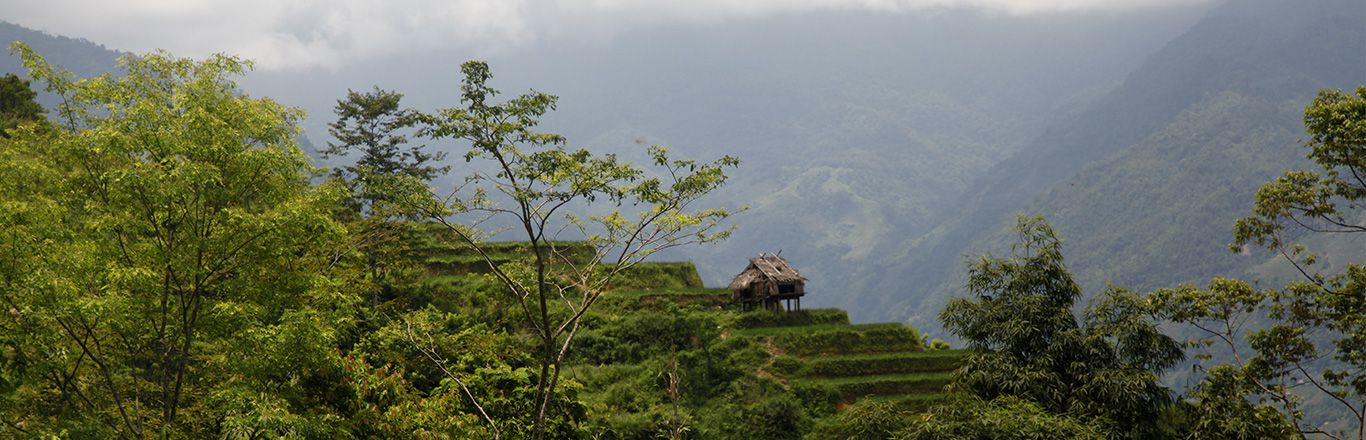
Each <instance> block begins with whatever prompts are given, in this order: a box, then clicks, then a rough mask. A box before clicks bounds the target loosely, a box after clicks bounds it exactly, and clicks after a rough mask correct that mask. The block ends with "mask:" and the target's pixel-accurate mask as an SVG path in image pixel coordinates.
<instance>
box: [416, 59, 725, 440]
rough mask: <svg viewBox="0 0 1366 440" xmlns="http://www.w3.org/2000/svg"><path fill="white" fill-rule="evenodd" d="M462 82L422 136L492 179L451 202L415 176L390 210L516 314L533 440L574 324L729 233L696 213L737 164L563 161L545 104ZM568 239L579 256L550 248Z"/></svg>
mask: <svg viewBox="0 0 1366 440" xmlns="http://www.w3.org/2000/svg"><path fill="white" fill-rule="evenodd" d="M462 71H463V73H464V75H465V78H464V81H463V83H462V85H461V88H460V89H461V92H462V94H461V95H462V97H461V103H462V105H461V106H460V107H454V108H447V109H442V110H440V112H439V113H438V114H436V115H433V116H431V117H430V118H428V121H427V122H428V124H429V125H428V128H427V129H426V130H425V132H426V134H427V135H429V136H431V137H433V138H437V139H454V140H459V141H463V142H465V143H467V144H468V145H469V150H468V151H467V152H466V154H465V159H466V160H467V161H474V160H476V159H477V160H480V161H482V162H484V164H481V166H476V167H474V168H475V169H488V170H490V171H489V172H483V171H475V172H473V173H472V174H470V175H469V176H467V177H466V180H465V182H466V183H465V184H464V185H463V186H461V187H460V188H457V189H456V190H455V191H453V192H452V193H450V194H449V195H437V194H436V193H434V192H433V191H432V190H431V189H430V188H429V187H428V185H427V183H426V182H425V181H422V180H421V179H420V178H417V176H407V178H406V179H398V180H397V181H396V183H397V184H399V188H402V190H400V191H399V193H402V194H408V196H407V197H404V198H403V199H401V200H400V202H401V203H403V204H405V205H407V206H408V207H409V208H410V209H413V210H415V211H416V212H419V213H422V214H424V215H425V216H426V217H428V218H429V219H431V220H432V221H435V222H438V223H440V224H442V225H445V226H446V227H447V228H448V229H449V230H450V231H451V232H452V233H453V235H454V236H456V237H458V239H459V240H460V241H462V242H464V243H465V244H466V245H468V246H470V247H471V248H473V249H474V251H475V252H476V253H478V254H479V255H480V256H481V257H482V258H483V259H484V261H485V262H486V263H487V264H488V266H489V268H490V270H491V272H492V273H493V275H494V276H495V277H497V279H498V280H500V281H501V282H502V284H503V286H504V287H505V291H504V293H505V295H504V298H506V300H507V302H508V303H509V304H510V305H511V308H512V309H514V310H517V311H519V312H520V318H521V321H522V323H523V324H524V328H525V329H526V330H527V332H529V334H530V335H531V337H532V340H533V341H535V347H536V348H535V357H536V359H537V364H538V367H539V371H538V375H537V378H536V383H537V389H536V402H535V403H536V408H535V417H534V419H533V420H534V429H533V437H534V438H536V439H541V438H545V436H546V426H547V420H548V419H550V418H552V417H554V416H555V412H557V411H559V410H560V409H558V408H553V407H552V403H553V402H555V395H556V392H557V389H558V387H559V385H560V378H561V369H560V367H561V365H562V363H563V362H564V360H565V358H566V356H567V355H568V353H569V351H570V349H571V348H572V347H573V341H574V336H575V335H576V334H577V333H578V331H579V329H580V324H581V323H582V319H583V317H584V314H585V313H587V312H588V310H589V309H590V308H591V307H592V306H593V304H594V303H595V302H597V301H598V299H600V298H601V297H602V296H603V294H604V293H605V292H607V290H608V289H609V288H610V287H611V285H612V282H613V280H614V279H616V278H617V276H619V275H620V274H622V273H623V272H625V271H627V270H630V269H631V268H632V267H633V266H635V265H636V264H637V263H639V262H641V261H642V260H644V259H646V258H648V257H649V256H651V255H654V254H655V253H657V252H660V251H662V250H665V249H669V248H674V247H678V246H684V245H692V244H701V243H710V242H713V241H717V240H721V239H724V238H725V237H727V236H728V235H729V233H730V229H729V228H724V227H722V226H721V222H722V221H723V220H725V219H726V218H728V217H729V216H730V215H731V212H730V211H728V210H726V209H717V208H697V207H695V206H694V205H695V204H697V203H698V202H699V201H700V200H701V199H702V198H703V197H705V196H706V195H707V194H709V193H711V192H712V191H714V190H716V189H717V188H720V187H721V185H722V184H724V183H725V181H726V175H725V172H724V171H725V169H726V168H730V167H735V166H737V165H738V163H739V162H738V161H737V160H736V159H734V158H731V157H729V156H727V157H723V158H721V159H718V160H716V161H714V162H710V163H705V162H695V161H690V160H678V159H672V158H670V157H669V155H668V149H667V148H664V147H657V146H656V147H652V148H650V150H649V153H650V157H651V160H652V161H653V163H654V165H655V166H656V167H657V168H656V169H655V171H654V172H653V173H652V174H647V172H646V171H645V170H644V169H641V168H637V167H636V166H633V165H631V164H629V163H625V162H622V161H620V160H618V159H617V157H616V156H614V155H597V154H593V153H591V152H589V151H588V150H583V149H580V150H570V149H568V148H566V147H565V143H566V140H565V138H564V137H563V136H560V135H558V134H553V133H544V132H538V131H536V127H537V125H538V124H539V122H540V117H541V116H543V115H545V114H546V113H547V112H549V111H551V110H553V109H554V108H555V103H556V98H555V97H554V96H551V95H547V94H543V93H539V92H534V91H533V92H529V93H526V94H523V95H521V96H517V97H515V98H512V99H510V100H507V101H504V102H501V103H499V102H494V101H493V99H494V98H495V97H496V96H497V94H498V91H497V90H495V89H493V88H492V87H490V86H489V85H488V80H489V79H490V77H491V74H490V72H489V68H488V65H487V64H485V63H483V62H478V61H470V62H466V63H465V64H464V65H463V66H462ZM589 213H591V214H589ZM462 221H463V222H462ZM486 221H502V222H504V223H502V224H503V225H512V226H511V230H510V232H509V233H510V234H515V236H517V237H518V238H521V239H523V240H525V241H526V244H527V247H528V249H529V252H528V254H527V255H526V259H527V261H522V260H518V261H506V260H503V259H499V258H497V257H495V256H494V255H493V254H492V252H491V251H490V249H489V248H488V247H487V246H486V244H485V240H486V239H487V238H488V237H489V235H488V234H487V233H484V232H481V231H479V230H478V229H477V228H478V227H479V226H481V225H485V224H488V223H485V222H486ZM567 239H573V240H578V241H581V243H582V244H570V245H566V244H564V243H563V242H562V241H560V240H567Z"/></svg>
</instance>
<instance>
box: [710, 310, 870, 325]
mask: <svg viewBox="0 0 1366 440" xmlns="http://www.w3.org/2000/svg"><path fill="white" fill-rule="evenodd" d="M829 324H838V325H849V313H848V312H845V311H844V310H841V309H807V310H797V311H790V312H773V311H768V310H755V311H751V312H745V313H742V314H740V315H739V316H738V317H737V318H736V320H735V327H737V328H760V327H799V326H812V325H829Z"/></svg>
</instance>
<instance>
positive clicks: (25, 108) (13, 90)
mask: <svg viewBox="0 0 1366 440" xmlns="http://www.w3.org/2000/svg"><path fill="white" fill-rule="evenodd" d="M37 97H38V94H37V93H34V92H33V89H31V88H29V86H28V81H25V80H24V79H23V78H20V77H18V76H17V75H15V74H13V73H10V74H6V75H5V76H4V77H0V137H6V138H7V137H9V131H10V130H12V129H14V128H15V127H18V126H19V124H20V123H22V122H24V121H38V120H42V119H43V106H41V105H39V104H38V101H37V100H36V99H35V98H37Z"/></svg>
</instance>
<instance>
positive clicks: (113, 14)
mask: <svg viewBox="0 0 1366 440" xmlns="http://www.w3.org/2000/svg"><path fill="white" fill-rule="evenodd" d="M1210 1H1214V0H671V1H664V0H387V1H376V0H297V1H296V0H291V1H283V0H235V1H216V0H129V1H117V2H115V1H108V0H85V1H80V0H0V20H4V21H9V22H12V23H16V24H19V25H23V26H26V27H30V28H35V29H39V30H43V31H47V32H49V33H54V34H59V35H64V36H70V37H78V38H85V39H89V40H91V41H94V42H97V43H100V44H104V45H106V46H108V47H110V48H113V49H117V50H124V51H133V52H146V51H149V50H152V49H157V48H161V49H167V50H170V51H172V52H174V53H176V54H177V55H187V56H203V55H206V54H209V53H212V52H227V53H234V54H239V55H243V56H246V57H248V58H251V59H254V60H256V62H257V67H258V68H259V69H264V70H277V69H283V70H292V69H312V68H322V69H337V68H340V67H343V66H345V65H346V64H348V63H351V62H355V61H359V60H365V59H366V58H368V57H372V56H376V55H379V54H384V53H394V52H399V53H402V52H412V51H422V50H432V49H441V48H447V47H450V48H461V49H465V50H473V51H476V52H479V51H500V50H509V49H515V48H517V47H519V46H523V45H527V44H533V43H536V42H539V41H546V40H550V39H565V38H569V39H585V40H592V39H603V38H612V37H613V36H614V35H617V34H619V33H621V32H623V31H628V30H633V29H639V28H642V27H648V26H657V25H667V24H683V25H686V24H691V23H712V22H717V21H727V20H732V21H733V20H745V19H750V18H756V17H764V16H769V15H775V14H785V13H820V12H822V11H832V10H842V9H843V10H848V9H855V10H868V11H873V12H877V13H888V14H904V13H924V12H927V11H935V10H940V9H944V8H976V9H980V10H983V11H986V12H988V13H1000V14H1010V15H1034V14H1059V13H1124V12H1128V11H1134V10H1141V9H1149V8H1162V7H1170V6H1175V5H1189V4H1196V3H1206V2H1210Z"/></svg>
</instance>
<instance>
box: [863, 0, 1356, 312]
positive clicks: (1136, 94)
mask: <svg viewBox="0 0 1366 440" xmlns="http://www.w3.org/2000/svg"><path fill="white" fill-rule="evenodd" d="M1362 83H1366V7H1363V5H1362V4H1361V2H1360V1H1355V0H1315V1H1305V2H1290V1H1278V0H1246V1H1232V2H1228V3H1226V4H1224V5H1222V6H1221V7H1219V8H1217V9H1215V10H1213V11H1211V12H1210V13H1209V14H1208V15H1207V16H1206V17H1205V18H1203V19H1202V20H1200V21H1199V22H1198V23H1196V24H1195V25H1194V26H1193V27H1192V28H1191V29H1190V30H1189V31H1187V32H1185V33H1184V34H1183V35H1181V36H1180V37H1178V38H1176V39H1174V40H1173V41H1171V42H1170V43H1168V44H1167V45H1166V46H1165V47H1164V48H1162V50H1160V51H1158V52H1157V53H1154V54H1153V55H1152V56H1150V57H1148V58H1147V60H1146V61H1144V63H1143V65H1142V66H1140V67H1139V68H1137V69H1136V70H1134V71H1133V73H1131V74H1129V75H1128V77H1127V79H1126V80H1125V81H1124V82H1123V84H1121V85H1120V86H1119V87H1116V88H1115V89H1114V90H1113V91H1111V92H1109V93H1108V94H1106V95H1105V96H1103V97H1101V98H1099V99H1097V100H1095V101H1094V102H1093V103H1092V104H1090V105H1089V106H1087V108H1086V109H1085V110H1084V111H1081V112H1078V113H1076V114H1074V115H1073V116H1071V117H1069V118H1066V119H1063V120H1060V121H1057V122H1055V123H1053V124H1050V125H1049V126H1048V127H1047V128H1046V129H1045V130H1044V131H1043V133H1042V134H1041V135H1039V136H1038V137H1037V138H1035V139H1034V140H1033V141H1031V142H1029V143H1027V144H1026V145H1025V146H1023V147H1021V148H1019V149H1018V150H1017V151H1016V152H1015V153H1014V155H1013V156H1012V157H1011V158H1010V159H1008V160H1005V161H1002V162H1000V163H998V164H996V165H995V166H994V167H993V168H992V169H991V171H990V172H987V173H985V174H984V175H983V176H982V177H981V178H980V179H978V180H977V181H975V182H974V183H973V185H972V188H971V189H970V190H968V191H967V192H966V194H965V195H964V196H962V197H960V198H959V201H960V202H961V205H960V207H959V208H958V212H957V214H956V215H953V216H951V217H949V218H947V219H945V220H944V221H942V222H941V223H939V224H938V225H936V226H935V227H934V228H933V230H932V231H931V232H929V233H927V234H924V235H922V236H919V237H916V238H914V239H912V240H907V241H906V243H907V246H905V251H904V252H903V253H900V254H897V255H895V256H892V257H890V258H887V259H886V261H888V262H889V263H888V264H886V265H883V266H881V267H879V268H877V269H875V272H876V273H878V274H879V276H875V277H865V278H864V279H866V280H867V282H866V283H862V284H859V285H856V286H857V287H855V288H854V289H853V290H854V291H857V292H864V293H865V295H864V296H860V297H856V298H852V301H851V303H849V304H846V306H847V307H850V308H851V309H854V310H859V311H865V312H869V313H871V315H865V316H871V317H875V318H880V319H887V318H898V319H907V320H909V321H911V322H913V323H915V324H916V325H919V326H922V327H923V328H930V329H933V328H936V327H937V326H938V322H937V314H938V311H939V310H940V309H941V308H942V306H943V304H944V303H945V302H946V301H947V299H948V298H949V297H951V296H953V295H955V294H960V291H961V286H962V280H963V277H964V276H965V274H964V273H963V268H964V264H963V263H964V256H965V255H980V254H982V253H984V252H988V251H997V252H1000V251H1002V247H1003V246H1005V245H1008V244H1009V243H1011V242H1012V240H1011V237H1010V236H1009V234H1008V231H1007V230H1006V227H1007V225H1009V224H1011V221H1012V218H1013V216H1014V213H1016V212H1027V213H1037V214H1043V215H1045V216H1047V217H1048V218H1049V220H1050V221H1051V222H1052V223H1053V225H1054V226H1055V228H1056V229H1057V230H1058V231H1059V233H1060V234H1061V235H1062V236H1063V239H1064V252H1065V255H1066V256H1067V257H1068V259H1069V263H1070V266H1071V268H1072V269H1073V271H1074V272H1075V273H1077V274H1079V276H1080V279H1081V281H1082V282H1083V285H1084V286H1086V287H1088V293H1092V294H1094V293H1095V292H1097V291H1098V290H1099V289H1100V288H1102V287H1103V286H1104V285H1105V283H1107V282H1113V283H1115V284H1118V285H1121V286H1127V287H1131V288H1138V289H1150V288H1155V287H1162V286H1170V285H1174V284H1177V283H1180V282H1187V281H1195V282H1199V281H1203V280H1207V279H1208V278H1209V277H1211V276H1215V275H1231V276H1252V277H1254V278H1256V277H1260V276H1261V275H1262V273H1261V272H1259V270H1257V269H1255V268H1256V267H1258V266H1259V265H1262V264H1263V263H1265V262H1266V260H1267V258H1266V256H1265V255H1261V254H1259V253H1255V252H1254V253H1251V255H1239V254H1235V253H1233V252H1230V251H1228V250H1227V244H1228V243H1229V242H1230V241H1232V239H1231V232H1230V231H1231V227H1232V223H1233V221H1234V220H1235V219H1237V218H1239V217H1241V216H1243V215H1246V213H1247V212H1248V211H1249V209H1250V208H1251V206H1252V201H1253V197H1252V196H1253V194H1254V193H1255V191H1256V189H1257V188H1258V187H1259V186H1260V185H1261V184H1262V183H1263V182H1266V181H1267V180H1269V179H1271V178H1273V177H1274V176H1276V175H1279V174H1280V173H1281V172H1282V171H1284V170H1286V169H1290V168H1295V167H1302V166H1304V165H1305V162H1306V161H1305V160H1304V159H1303V157H1304V151H1303V148H1301V147H1299V146H1298V145H1299V144H1298V140H1299V139H1300V138H1301V137H1302V133H1303V128H1302V126H1301V122H1300V121H1301V118H1302V114H1303V108H1304V105H1305V104H1307V103H1308V102H1309V100H1310V99H1311V98H1312V97H1313V96H1314V94H1315V93H1316V92H1317V91H1318V90H1319V89H1320V88H1324V87H1331V88H1350V87H1354V86H1355V85H1357V84H1362ZM1358 254H1359V253H1358ZM1268 281H1269V280H1268Z"/></svg>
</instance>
